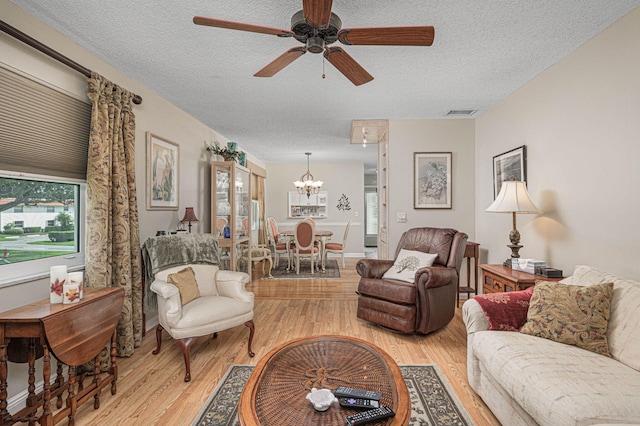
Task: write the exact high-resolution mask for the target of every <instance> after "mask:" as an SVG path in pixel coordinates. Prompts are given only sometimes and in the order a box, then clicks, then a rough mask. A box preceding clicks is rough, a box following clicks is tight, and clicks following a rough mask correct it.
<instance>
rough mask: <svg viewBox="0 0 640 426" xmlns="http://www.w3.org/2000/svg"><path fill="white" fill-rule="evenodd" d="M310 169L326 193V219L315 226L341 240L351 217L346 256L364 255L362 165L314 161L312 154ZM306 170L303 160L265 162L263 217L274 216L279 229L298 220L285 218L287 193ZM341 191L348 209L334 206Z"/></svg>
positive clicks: (291, 227)
mask: <svg viewBox="0 0 640 426" xmlns="http://www.w3.org/2000/svg"><path fill="white" fill-rule="evenodd" d="M372 149H375V148H372ZM303 158H304V157H303ZM309 168H310V171H311V173H312V174H313V176H314V178H315V179H316V180H321V181H323V182H324V184H323V185H322V190H323V191H327V193H328V197H327V198H328V200H327V203H328V209H327V218H326V219H317V220H316V227H318V228H321V229H323V230H329V231H333V235H334V236H333V240H334V241H342V235H343V234H344V227H345V226H346V224H347V222H348V221H349V219H351V220H352V222H351V228H350V230H349V237H348V239H347V246H346V249H345V250H346V254H345V257H346V256H350V257H364V165H363V164H362V163H316V162H314V161H313V155H312V156H311V161H310V166H309ZM306 171H307V162H306V159H305V160H304V162H300V163H270V164H267V180H266V181H265V217H267V216H273V218H274V219H275V220H276V221H277V222H278V226H279V227H280V228H282V229H293V228H294V226H295V224H296V222H297V219H289V218H288V217H287V207H288V204H287V194H288V192H289V191H295V190H296V189H295V187H294V186H293V182H294V181H296V180H298V179H300V176H302V175H303V174H304V173H305V172H306ZM342 194H345V195H346V197H347V198H348V199H349V204H350V205H351V210H346V211H340V210H338V209H337V207H336V206H337V205H338V199H339V198H340V196H341V195H342Z"/></svg>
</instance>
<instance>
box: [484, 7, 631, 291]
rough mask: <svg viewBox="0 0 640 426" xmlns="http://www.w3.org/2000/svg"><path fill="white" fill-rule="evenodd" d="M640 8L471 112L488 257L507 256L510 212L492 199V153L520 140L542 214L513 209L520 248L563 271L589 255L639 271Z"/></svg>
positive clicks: (611, 266)
mask: <svg viewBox="0 0 640 426" xmlns="http://www.w3.org/2000/svg"><path fill="white" fill-rule="evenodd" d="M639 40H640V9H636V10H634V11H632V12H630V13H629V14H628V15H626V16H625V17H623V18H622V19H621V20H619V21H618V22H616V23H614V24H613V25H612V26H611V27H610V28H608V29H607V30H605V31H604V32H602V33H601V34H599V35H598V36H596V37H595V38H593V39H592V40H590V41H589V42H587V43H586V44H584V45H583V46H582V47H580V48H579V49H577V50H576V51H575V52H573V53H572V54H570V55H569V56H567V57H566V58H564V59H563V60H561V61H560V62H558V63H556V64H555V65H553V66H552V67H550V68H549V69H547V70H546V71H544V72H543V73H541V74H540V75H538V76H537V77H536V78H534V79H533V80H531V81H530V82H528V83H527V84H525V85H524V86H523V87H522V88H520V89H519V90H517V91H516V92H514V93H513V94H511V95H510V96H508V97H507V98H506V99H504V100H503V101H502V102H500V103H499V104H498V105H496V106H495V107H494V108H492V109H491V110H490V111H489V112H487V113H486V114H484V115H483V116H482V117H479V118H478V119H477V120H476V197H477V205H476V234H477V241H478V242H480V244H481V245H482V247H483V248H485V249H488V261H489V263H501V262H502V261H503V260H504V259H506V258H507V257H509V255H510V253H511V252H510V250H509V249H508V248H507V247H506V245H507V244H508V243H509V240H508V234H509V231H510V229H511V218H510V216H509V215H504V214H496V213H485V212H484V209H486V208H487V207H488V206H489V204H491V202H492V201H493V189H492V167H493V162H492V157H493V156H494V155H498V154H500V153H502V152H505V151H507V150H510V149H513V148H516V147H518V146H520V145H526V146H527V155H528V160H527V169H528V172H527V177H528V179H527V181H528V188H529V192H530V194H531V197H532V199H533V201H534V202H535V203H536V204H537V206H538V208H540V209H541V210H542V213H541V214H540V215H538V216H536V215H518V218H517V222H518V229H519V231H520V233H521V235H522V240H521V243H522V244H523V245H524V248H522V249H521V251H520V254H521V257H524V258H536V259H542V260H546V261H547V263H548V264H549V265H550V266H552V267H555V268H558V269H562V270H563V271H564V273H565V275H570V274H571V273H572V272H573V269H574V267H575V265H579V264H588V265H592V266H595V267H599V268H602V269H605V270H607V271H610V272H612V273H617V274H620V275H623V276H627V277H635V278H636V279H637V278H638V277H639V276H640V266H639V265H640V263H639V262H638V255H639V254H640V243H639V241H640V225H639V224H638V218H640V195H638V194H639V192H638V188H640V167H639V166H638V164H639V161H640V42H639Z"/></svg>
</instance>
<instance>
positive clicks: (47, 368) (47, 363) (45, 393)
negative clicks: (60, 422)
mask: <svg viewBox="0 0 640 426" xmlns="http://www.w3.org/2000/svg"><path fill="white" fill-rule="evenodd" d="M43 340H44V339H43ZM41 343H42V348H43V349H44V356H43V357H42V380H44V384H43V385H42V409H43V411H42V417H40V424H41V425H42V426H53V414H52V413H51V384H50V380H51V355H50V354H49V346H48V345H47V344H46V342H41Z"/></svg>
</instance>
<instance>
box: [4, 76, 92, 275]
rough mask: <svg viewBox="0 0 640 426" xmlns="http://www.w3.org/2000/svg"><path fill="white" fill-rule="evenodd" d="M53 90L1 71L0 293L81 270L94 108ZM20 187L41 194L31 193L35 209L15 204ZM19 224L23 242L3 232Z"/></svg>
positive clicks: (16, 234)
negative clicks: (54, 273) (64, 270)
mask: <svg viewBox="0 0 640 426" xmlns="http://www.w3.org/2000/svg"><path fill="white" fill-rule="evenodd" d="M74 76H75V74H74ZM57 87H59V86H57V85H56V84H51V82H46V81H39V80H36V79H32V78H29V77H28V73H21V72H17V73H16V72H14V71H12V70H11V69H9V68H5V67H2V66H0V153H1V154H0V221H1V224H0V254H1V255H2V257H0V287H3V286H7V285H13V284H19V283H23V282H27V281H32V280H35V279H41V278H44V277H46V276H48V275H49V268H50V267H51V266H53V265H61V264H65V265H67V267H69V268H81V267H82V266H84V235H85V231H84V227H85V211H84V210H85V196H86V184H85V178H86V167H87V152H88V141H89V127H90V123H91V105H90V103H89V102H88V99H87V98H86V96H84V95H83V96H79V97H78V96H75V95H70V92H66V91H65V90H64V89H62V90H60V89H57ZM25 147H28V153H27V154H25ZM20 185H23V186H26V187H29V186H30V187H31V189H32V190H33V188H39V189H41V190H42V192H41V193H39V194H36V193H34V192H31V193H30V197H31V198H30V200H31V201H33V202H31V201H29V202H26V203H25V202H16V200H18V199H20V193H19V192H16V191H15V188H17V187H19V186H20ZM45 201H46V203H45ZM48 206H53V211H50V210H49V209H48V208H47V207H48ZM64 206H67V207H68V210H67V211H64ZM13 207H20V208H22V211H21V212H20V211H14V210H13ZM61 213H64V214H65V216H61ZM10 215H14V216H15V217H13V218H11V217H9V216H10ZM16 221H22V222H23V224H24V227H23V228H22V229H21V230H22V231H23V232H24V234H26V235H28V236H29V239H28V240H27V239H26V238H25V237H24V234H22V235H21V234H20V230H18V229H14V230H8V229H6V227H7V225H8V223H9V222H11V223H14V222H16ZM47 226H53V227H54V228H55V229H48V230H46V229H44V228H45V227H47ZM10 227H11V226H10ZM65 227H71V229H63V228H65ZM14 228H16V227H14ZM58 228H60V229H58ZM53 232H58V233H57V234H54V233H53ZM69 238H70V240H69V241H62V240H65V239H69ZM47 239H48V240H49V241H48V242H47V241H46V240H47ZM32 240H34V241H32ZM52 240H56V241H52ZM17 242H20V243H21V244H17ZM26 242H29V243H31V242H35V243H36V244H25V243H26Z"/></svg>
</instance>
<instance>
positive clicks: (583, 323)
mask: <svg viewBox="0 0 640 426" xmlns="http://www.w3.org/2000/svg"><path fill="white" fill-rule="evenodd" d="M612 294H613V283H606V284H597V285H591V286H575V285H565V284H557V283H552V282H548V281H538V282H537V283H536V286H535V289H534V290H533V295H532V296H531V300H530V302H529V311H528V313H527V322H526V324H525V325H524V326H523V327H522V330H520V332H522V333H525V334H530V335H532V336H537V337H543V338H545V339H550V340H554V341H556V342H560V343H566V344H568V345H575V346H578V347H580V348H583V349H587V350H590V351H593V352H596V353H599V354H602V355H606V356H611V355H610V353H609V344H608V342H607V327H608V324H609V314H610V312H611V295H612Z"/></svg>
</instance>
